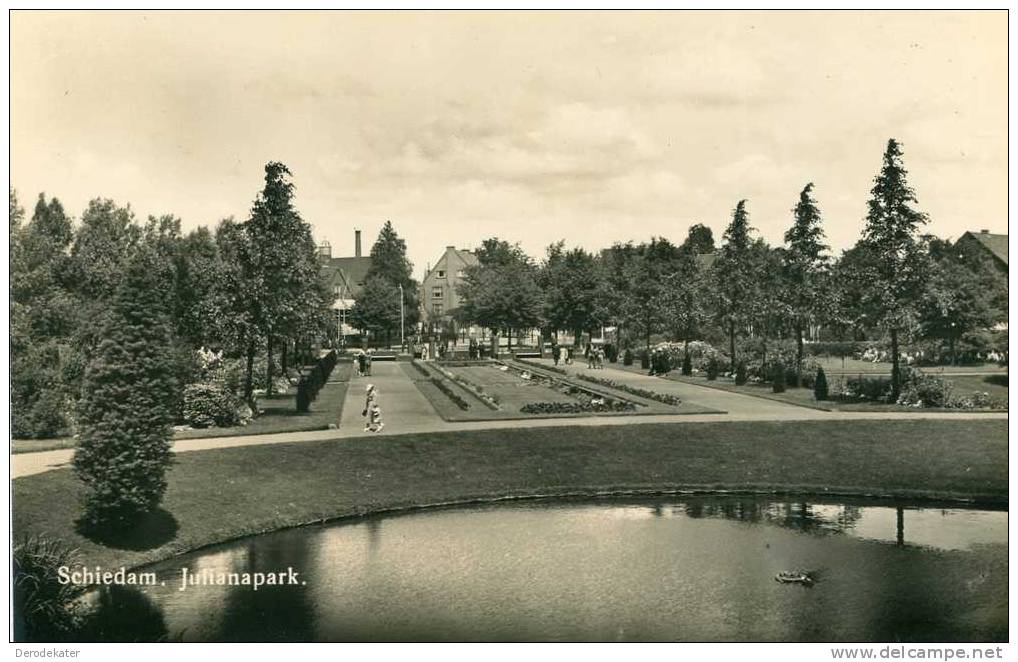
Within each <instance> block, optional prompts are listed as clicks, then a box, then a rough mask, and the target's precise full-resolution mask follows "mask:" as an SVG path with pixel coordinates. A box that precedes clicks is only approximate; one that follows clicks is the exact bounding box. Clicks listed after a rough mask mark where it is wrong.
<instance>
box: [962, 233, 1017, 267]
mask: <svg viewBox="0 0 1018 662" xmlns="http://www.w3.org/2000/svg"><path fill="white" fill-rule="evenodd" d="M966 235H968V236H969V237H971V238H972V239H974V240H975V241H978V242H979V243H980V244H982V245H983V246H984V247H986V250H988V251H990V253H992V254H993V256H994V257H995V258H997V259H998V260H1000V261H1001V262H1003V263H1004V265H1005V266H1007V235H1006V234H992V233H991V232H989V231H987V230H980V231H979V232H966V233H965V234H964V235H962V237H964V236H966Z"/></svg>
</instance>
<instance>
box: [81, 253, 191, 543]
mask: <svg viewBox="0 0 1018 662" xmlns="http://www.w3.org/2000/svg"><path fill="white" fill-rule="evenodd" d="M165 301H166V297H165V293H164V292H162V291H161V288H160V287H159V281H158V276H157V269H156V268H155V258H154V256H153V255H152V253H151V252H149V251H148V250H147V249H144V248H140V249H138V252H137V253H136V254H135V255H134V256H133V257H132V259H131V260H130V262H129V263H128V265H127V267H126V269H125V272H124V274H123V277H122V280H121V283H120V286H119V289H118V291H117V294H116V297H115V299H114V301H113V305H112V307H111V310H110V312H109V315H108V316H107V318H106V319H105V322H104V323H103V325H102V326H101V332H100V333H101V336H100V337H101V341H100V344H99V348H98V351H97V354H96V356H95V358H94V359H93V360H92V362H91V363H90V364H89V366H88V369H87V370H86V372H85V380H84V384H83V389H82V400H81V402H80V403H79V411H78V422H79V427H80V439H79V442H78V446H77V448H76V449H75V452H74V461H73V466H74V471H75V473H76V474H77V476H78V477H79V478H80V479H81V480H82V481H83V482H84V483H85V486H86V490H85V492H84V497H83V507H84V513H83V517H82V522H83V524H85V525H86V526H87V527H93V528H101V529H112V530H118V529H122V528H125V527H128V526H130V525H131V524H132V523H134V522H136V521H137V519H138V518H139V517H140V516H141V515H143V514H144V513H146V512H149V511H152V510H154V509H155V508H156V507H157V506H158V505H159V502H160V501H161V500H162V496H163V492H164V491H165V490H166V470H167V468H168V467H169V465H170V462H171V455H170V441H171V436H172V430H171V427H170V426H171V424H172V412H171V407H172V403H173V402H174V398H175V395H176V393H175V392H176V385H175V383H174V378H173V363H172V356H171V351H170V347H171V331H170V326H169V323H168V318H167V313H166V308H165Z"/></svg>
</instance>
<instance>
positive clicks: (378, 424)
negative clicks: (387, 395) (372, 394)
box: [364, 402, 385, 432]
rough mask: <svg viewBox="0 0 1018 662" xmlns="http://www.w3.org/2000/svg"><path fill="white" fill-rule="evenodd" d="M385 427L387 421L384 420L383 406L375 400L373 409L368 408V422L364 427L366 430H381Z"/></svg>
mask: <svg viewBox="0 0 1018 662" xmlns="http://www.w3.org/2000/svg"><path fill="white" fill-rule="evenodd" d="M384 427H385V423H383V422H382V408H381V407H379V406H378V403H377V402H374V403H372V404H371V409H369V410H368V424H367V425H366V426H365V427H364V431H365V432H381V431H382V428H384Z"/></svg>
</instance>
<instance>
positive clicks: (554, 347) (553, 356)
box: [551, 340, 558, 365]
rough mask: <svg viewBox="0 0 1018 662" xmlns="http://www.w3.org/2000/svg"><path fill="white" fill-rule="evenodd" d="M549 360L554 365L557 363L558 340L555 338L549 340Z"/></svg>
mask: <svg viewBox="0 0 1018 662" xmlns="http://www.w3.org/2000/svg"><path fill="white" fill-rule="evenodd" d="M551 360H552V361H554V362H555V365H558V341H557V340H552V341H551Z"/></svg>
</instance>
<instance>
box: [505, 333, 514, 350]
mask: <svg viewBox="0 0 1018 662" xmlns="http://www.w3.org/2000/svg"><path fill="white" fill-rule="evenodd" d="M505 337H506V347H505V348H506V351H508V352H511V351H513V328H512V327H509V329H508V330H507V331H506V334H505Z"/></svg>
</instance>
